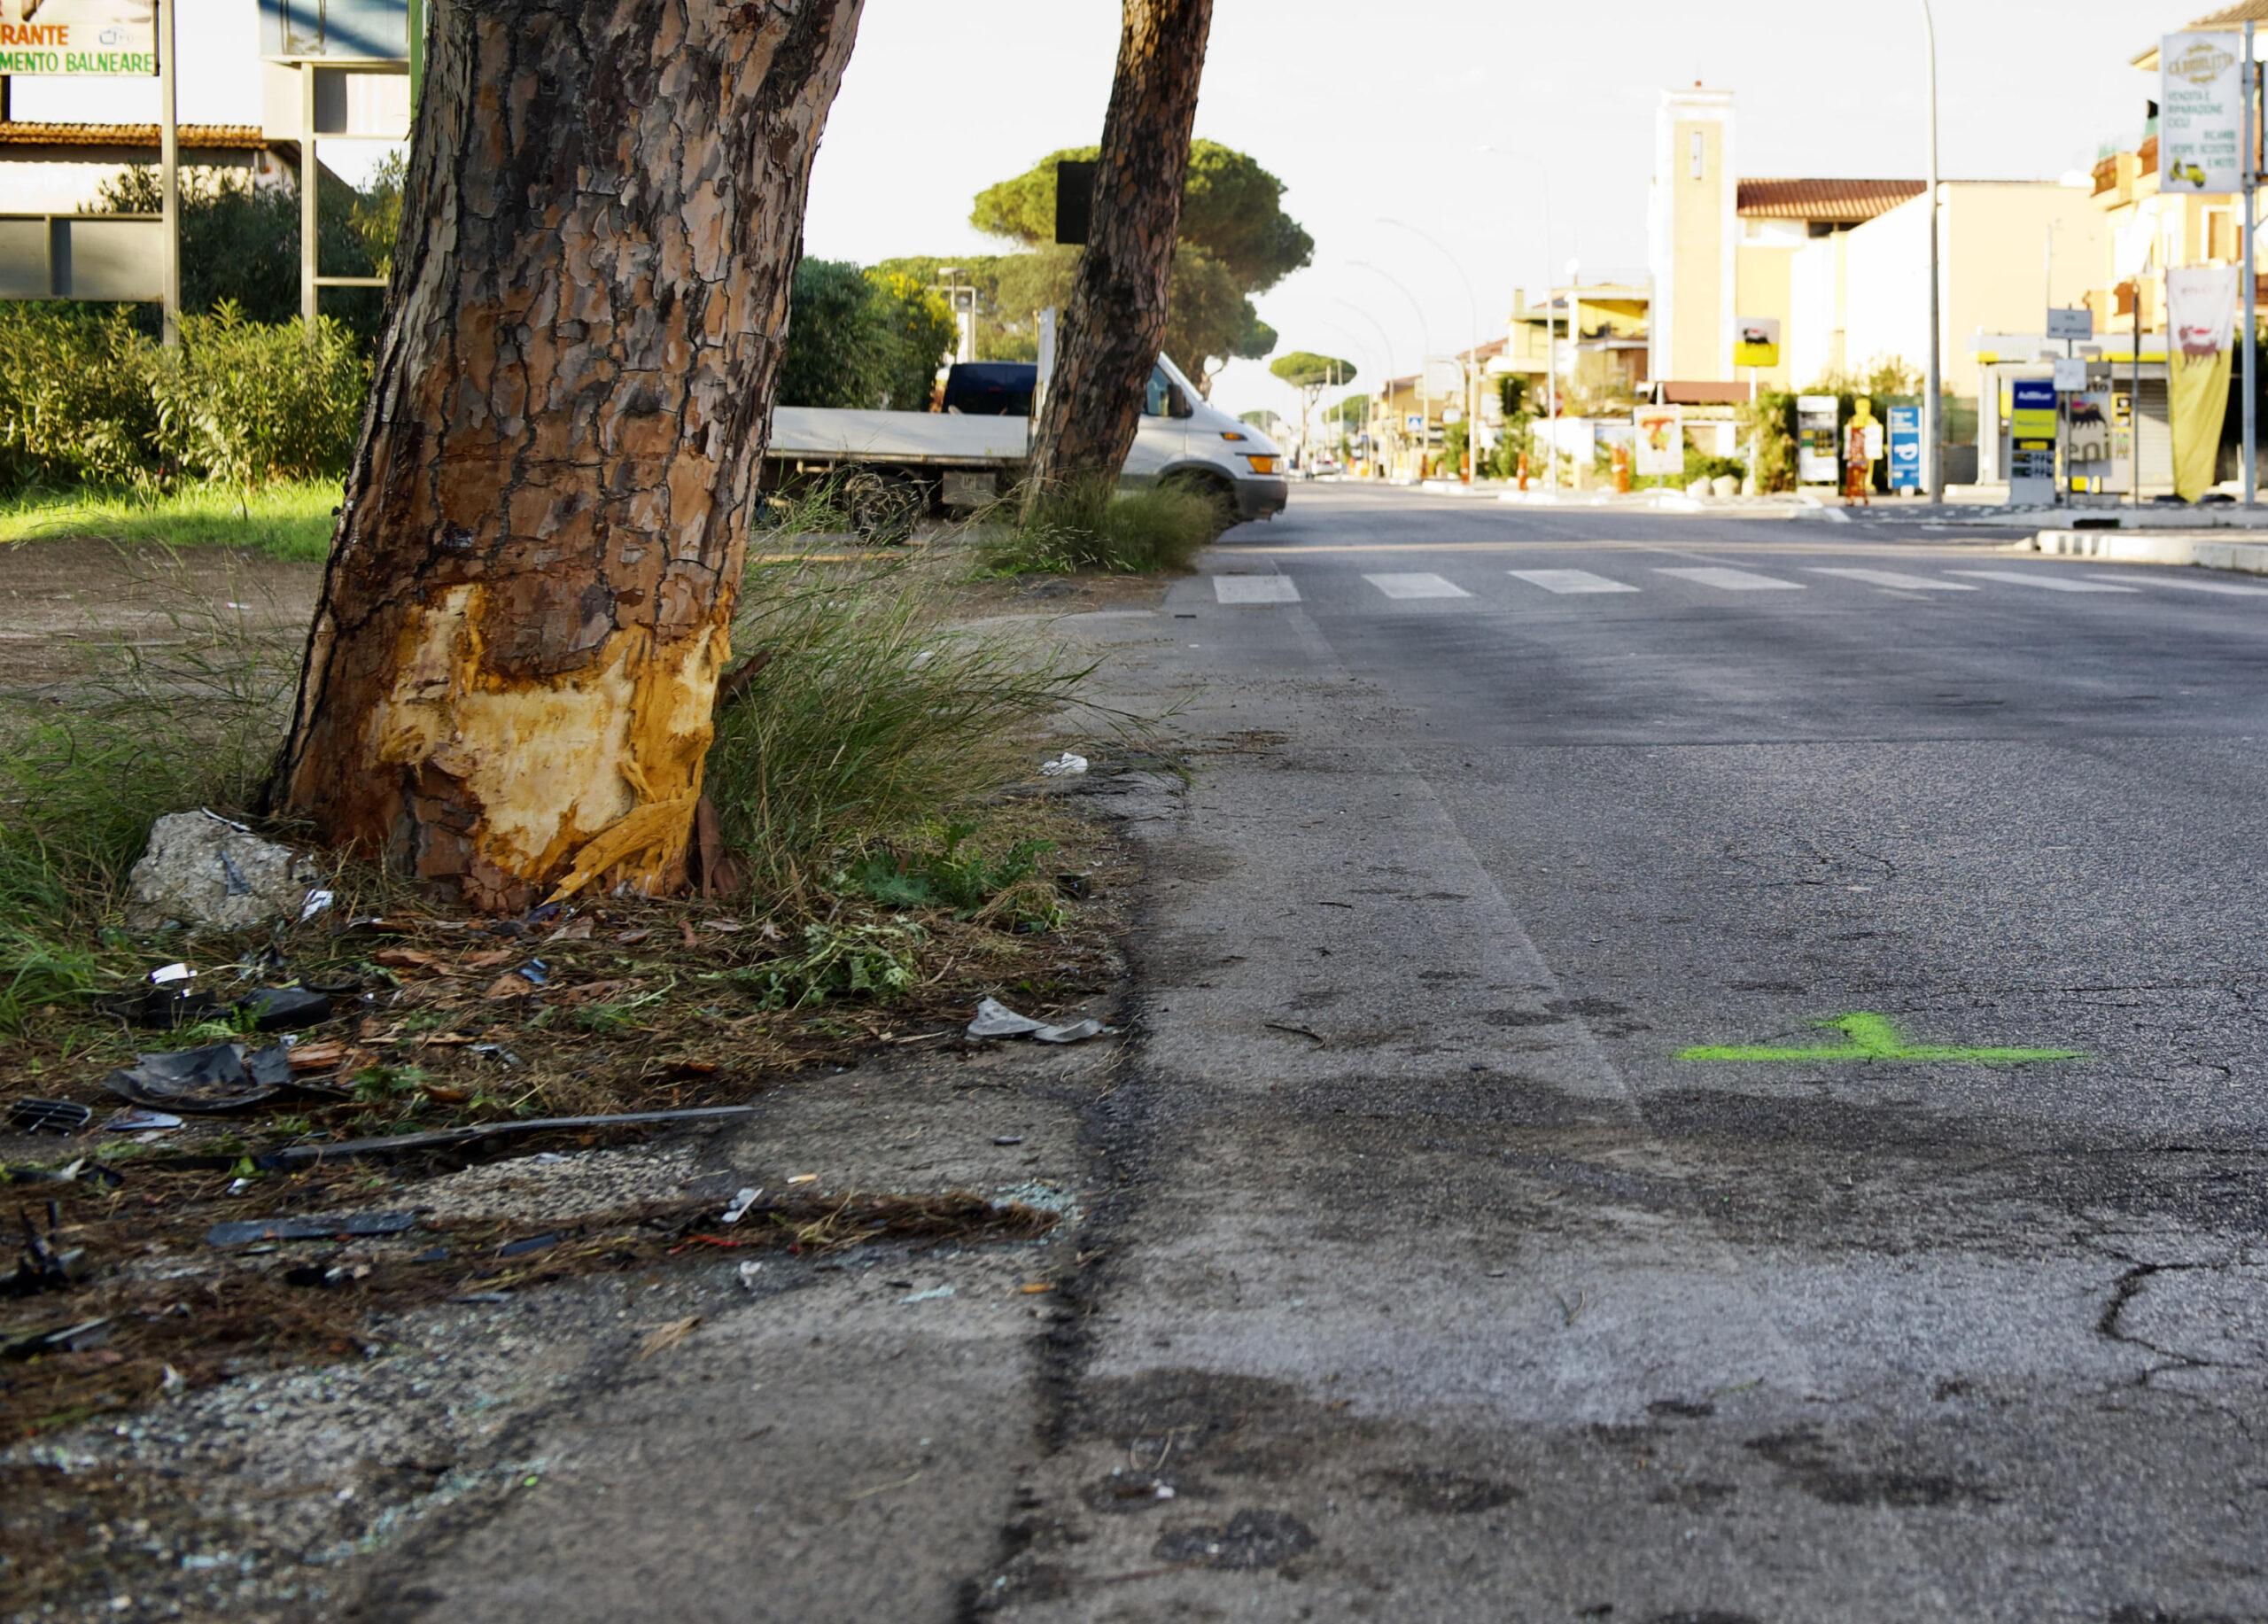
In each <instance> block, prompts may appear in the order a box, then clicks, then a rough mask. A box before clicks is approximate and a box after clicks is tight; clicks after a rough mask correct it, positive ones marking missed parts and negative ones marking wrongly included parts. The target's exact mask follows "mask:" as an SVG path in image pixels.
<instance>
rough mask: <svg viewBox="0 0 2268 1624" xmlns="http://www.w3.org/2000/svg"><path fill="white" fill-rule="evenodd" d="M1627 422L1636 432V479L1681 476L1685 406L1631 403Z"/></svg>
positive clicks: (1683, 464)
mask: <svg viewBox="0 0 2268 1624" xmlns="http://www.w3.org/2000/svg"><path fill="white" fill-rule="evenodd" d="M1630 423H1631V426H1632V427H1633V428H1635V430H1636V431H1637V434H1638V466H1637V470H1636V472H1637V475H1638V478H1641V479H1661V478H1680V477H1682V475H1683V474H1684V472H1685V408H1683V407H1679V406H1634V407H1632V408H1630Z"/></svg>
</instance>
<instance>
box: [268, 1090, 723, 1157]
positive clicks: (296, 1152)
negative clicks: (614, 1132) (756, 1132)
mask: <svg viewBox="0 0 2268 1624" xmlns="http://www.w3.org/2000/svg"><path fill="white" fill-rule="evenodd" d="M755 1110H756V1107H754V1106H752V1105H704V1106H688V1107H682V1108H680V1109H677V1110H670V1111H620V1112H617V1113H615V1114H613V1115H600V1116H539V1117H532V1118H530V1119H529V1120H527V1121H525V1122H512V1123H473V1124H472V1125H470V1127H464V1128H437V1129H435V1130H433V1131H431V1132H430V1133H397V1134H392V1135H388V1136H384V1137H382V1138H374V1139H340V1140H338V1142H336V1143H334V1144H329V1145H291V1146H285V1147H284V1148H283V1149H282V1150H276V1151H270V1152H268V1154H266V1155H264V1156H257V1157H254V1158H253V1162H254V1164H255V1165H256V1166H258V1167H260V1168H262V1169H268V1170H271V1171H272V1170H274V1169H278V1168H291V1167H308V1166H312V1165H313V1164H315V1163H316V1162H325V1161H330V1160H331V1159H333V1158H336V1157H342V1156H395V1155H402V1154H407V1153H408V1152H411V1151H419V1150H441V1149H446V1148H448V1147H451V1146H460V1145H478V1144H480V1143H482V1142H484V1141H485V1140H489V1139H502V1138H515V1137H517V1136H518V1135H520V1134H524V1133H547V1132H555V1131H561V1130H572V1129H579V1128H634V1127H637V1126H639V1125H641V1124H643V1123H684V1122H702V1121H709V1120H713V1119H716V1118H719V1117H726V1116H747V1115H751V1114H752V1113H753V1112H754V1111H755Z"/></svg>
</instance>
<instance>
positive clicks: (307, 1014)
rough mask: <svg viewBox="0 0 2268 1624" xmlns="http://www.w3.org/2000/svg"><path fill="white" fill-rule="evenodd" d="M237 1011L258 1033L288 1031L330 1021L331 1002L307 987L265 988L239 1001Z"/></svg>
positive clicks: (326, 997) (323, 995)
mask: <svg viewBox="0 0 2268 1624" xmlns="http://www.w3.org/2000/svg"><path fill="white" fill-rule="evenodd" d="M237 1013H238V1014H243V1015H246V1016H249V1017H250V1018H251V1020H252V1026H253V1028H254V1030H258V1031H262V1032H289V1031H296V1030H299V1028H301V1027H307V1026H315V1025H317V1024H319V1023H321V1022H325V1021H328V1020H330V998H329V997H328V996H327V995H326V994H323V993H321V992H317V991H314V990H313V989H311V988H307V987H262V988H261V989H260V991H257V992H254V993H251V994H249V995H247V996H246V997H245V998H239V999H238V1000H237Z"/></svg>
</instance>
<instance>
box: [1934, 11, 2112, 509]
mask: <svg viewBox="0 0 2268 1624" xmlns="http://www.w3.org/2000/svg"><path fill="white" fill-rule="evenodd" d="M1922 43H1923V44H1924V46H1925V47H1926V48H1927V55H1928V58H1929V67H1928V75H1929V101H1930V174H1929V181H1928V185H1929V198H1930V352H1929V356H1928V359H1927V360H1926V361H1923V363H1922V490H1924V491H1926V492H1927V493H1929V498H1930V501H1943V500H1944V498H1945V485H1944V473H1945V468H1944V461H1943V458H1942V456H1941V455H1940V451H1939V447H1938V441H1939V439H1941V438H1942V437H1943V435H1944V432H1945V423H1943V421H1942V418H1943V416H1944V409H1943V408H1944V402H1943V400H1942V398H1941V396H1940V394H1939V388H1940V385H1939V380H1938V349H1939V346H1940V340H1939V337H1938V25H1937V23H1936V21H1935V20H1934V19H1932V18H1931V17H1930V0H1922ZM2136 421H2137V422H2138V423H2139V422H2140V415H2139V413H2138V414H2137V417H2136Z"/></svg>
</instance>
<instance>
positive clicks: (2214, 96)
mask: <svg viewBox="0 0 2268 1624" xmlns="http://www.w3.org/2000/svg"><path fill="white" fill-rule="evenodd" d="M2243 57H2244V36H2243V35H2241V34H2169V35H2166V36H2165V38H2164V40H2163V42H2161V43H2160V44H2159V46H2158V185H2159V188H2160V189H2161V190H2164V191H2167V192H2201V191H2204V192H2233V191H2239V190H2242V189H2243V186H2244V176H2243V163H2242V158H2243V149H2244V80H2243V74H2242V73H2241V63H2242V60H2243Z"/></svg>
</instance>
